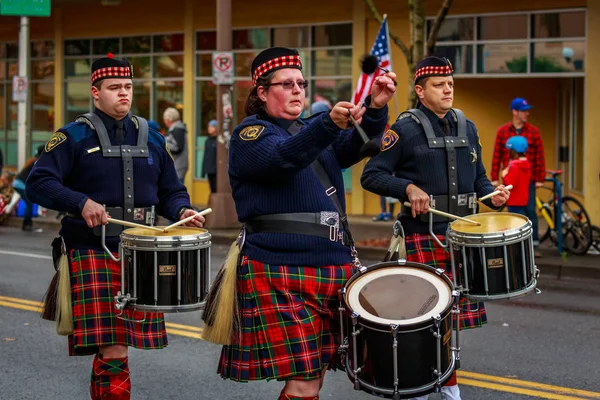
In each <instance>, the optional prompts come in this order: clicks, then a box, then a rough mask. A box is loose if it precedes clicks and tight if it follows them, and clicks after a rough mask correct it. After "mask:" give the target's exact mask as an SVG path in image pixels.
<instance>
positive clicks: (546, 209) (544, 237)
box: [539, 204, 556, 244]
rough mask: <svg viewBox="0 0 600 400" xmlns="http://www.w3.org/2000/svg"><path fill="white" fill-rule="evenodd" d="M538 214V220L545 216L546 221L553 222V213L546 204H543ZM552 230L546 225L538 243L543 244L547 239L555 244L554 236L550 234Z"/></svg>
mask: <svg viewBox="0 0 600 400" xmlns="http://www.w3.org/2000/svg"><path fill="white" fill-rule="evenodd" d="M539 212H540V218H543V215H544V214H545V215H546V217H547V218H548V219H550V220H551V221H553V220H554V212H553V210H552V208H551V207H550V206H549V205H548V204H544V205H543V207H542V209H541V210H540V211H539ZM552 232H553V229H552V228H550V226H548V225H546V232H544V234H543V235H542V236H540V243H544V242H545V241H546V240H547V239H550V240H551V241H552V243H554V244H556V235H553V234H552Z"/></svg>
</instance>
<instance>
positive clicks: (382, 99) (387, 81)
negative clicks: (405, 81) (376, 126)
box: [370, 72, 396, 108]
mask: <svg viewBox="0 0 600 400" xmlns="http://www.w3.org/2000/svg"><path fill="white" fill-rule="evenodd" d="M395 82H396V74H395V73H393V72H388V73H386V74H385V75H381V76H378V77H377V78H375V81H374V82H373V86H372V87H371V105H370V106H371V107H373V108H382V107H384V106H385V105H386V104H387V103H388V101H390V100H391V99H392V97H393V96H394V93H396V84H395Z"/></svg>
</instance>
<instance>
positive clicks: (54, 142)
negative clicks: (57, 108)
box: [44, 132, 67, 153]
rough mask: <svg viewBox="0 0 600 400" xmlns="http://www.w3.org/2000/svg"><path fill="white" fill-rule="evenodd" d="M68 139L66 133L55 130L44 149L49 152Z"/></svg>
mask: <svg viewBox="0 0 600 400" xmlns="http://www.w3.org/2000/svg"><path fill="white" fill-rule="evenodd" d="M66 140H67V137H66V136H65V134H64V133H62V132H54V135H52V137H51V138H50V140H48V143H46V147H45V148H44V150H46V153H49V152H51V151H52V150H53V149H54V148H55V147H56V146H58V145H59V144H61V143H63V142H64V141H66Z"/></svg>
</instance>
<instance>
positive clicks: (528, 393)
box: [458, 378, 586, 400]
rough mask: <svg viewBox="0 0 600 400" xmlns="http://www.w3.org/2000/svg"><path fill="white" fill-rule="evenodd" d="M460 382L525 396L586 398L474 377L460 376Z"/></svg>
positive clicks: (568, 399)
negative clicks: (507, 384) (474, 378)
mask: <svg viewBox="0 0 600 400" xmlns="http://www.w3.org/2000/svg"><path fill="white" fill-rule="evenodd" d="M458 383H460V384H461V385H469V386H475V387H479V388H484V389H492V390H496V391H500V392H507V393H515V394H522V395H525V396H531V397H536V398H538V399H552V400H586V399H585V398H583V397H572V396H565V395H562V394H556V393H547V392H540V391H537V390H531V389H523V388H519V387H512V386H505V385H500V384H497V383H491V382H481V381H476V380H473V379H466V378H458Z"/></svg>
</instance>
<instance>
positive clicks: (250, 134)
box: [240, 125, 265, 140]
mask: <svg viewBox="0 0 600 400" xmlns="http://www.w3.org/2000/svg"><path fill="white" fill-rule="evenodd" d="M264 130H265V127H264V126H263V125H251V126H247V127H245V128H244V129H242V131H241V132H240V139H242V140H256V139H258V137H259V136H260V134H261V133H262V132H263V131H264Z"/></svg>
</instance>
